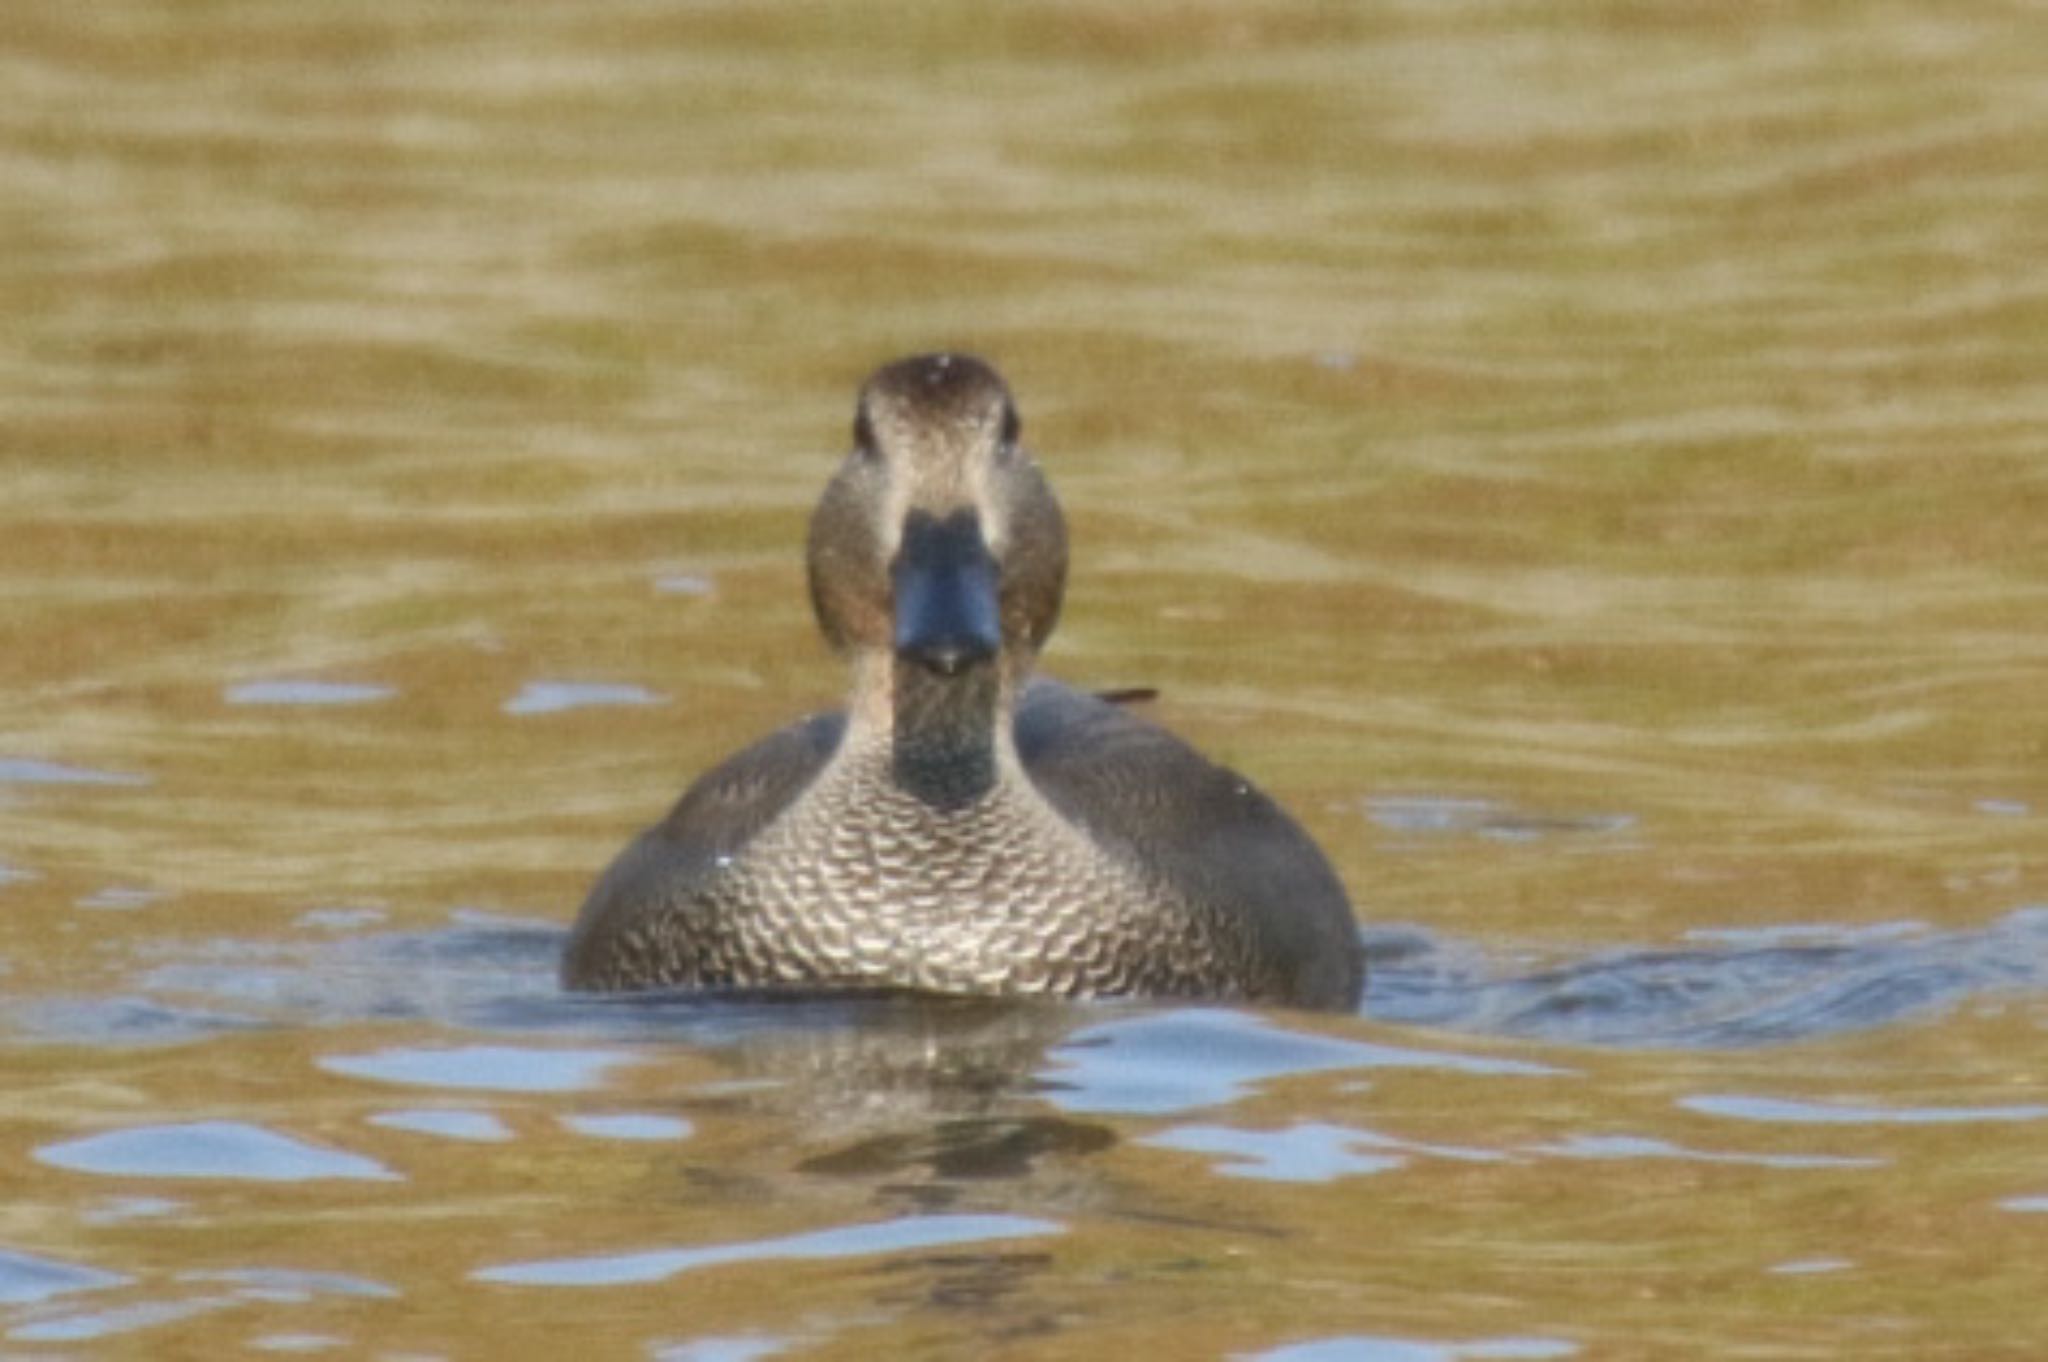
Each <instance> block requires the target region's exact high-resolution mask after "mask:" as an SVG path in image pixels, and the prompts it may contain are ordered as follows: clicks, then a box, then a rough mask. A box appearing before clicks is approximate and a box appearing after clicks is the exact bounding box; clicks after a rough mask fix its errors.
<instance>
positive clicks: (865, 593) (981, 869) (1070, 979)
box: [561, 353, 1364, 1011]
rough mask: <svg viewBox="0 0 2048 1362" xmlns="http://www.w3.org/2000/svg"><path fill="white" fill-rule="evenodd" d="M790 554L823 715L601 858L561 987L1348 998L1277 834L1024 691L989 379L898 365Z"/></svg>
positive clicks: (1039, 583) (1142, 747) (1059, 589)
mask: <svg viewBox="0 0 2048 1362" xmlns="http://www.w3.org/2000/svg"><path fill="white" fill-rule="evenodd" d="M806 559H807V567H808V573H809V585H810V598H811V605H812V609H813V613H814V614H815V615H816V618H817V624H818V627H819V629H820V631H821V632H822V633H823V635H824V637H825V639H826V641H827V642H828V643H829V644H830V645H831V646H832V648H833V649H834V651H836V652H837V653H838V654H839V655H840V656H841V657H842V658H843V659H844V660H845V662H846V665H847V668H848V671H849V674H850V679H849V684H848V693H847V698H846V703H845V707H844V708H843V709H841V710H837V711H834V712H830V713H823V714H817V715H813V716H811V717H809V718H806V719H803V720H800V721H798V722H796V723H794V724H791V725H790V726H788V727H786V728H783V729H781V730H779V731H777V732H774V733H772V734H770V735H769V736H767V737H765V738H762V739H761V740H759V741H758V742H755V743H754V744H753V745H751V746H749V747H747V748H745V749H744V750H742V751H740V752H739V753H737V754H736V755H734V756H732V757H730V758H728V759H727V760H725V761H724V762H722V763H721V764H719V765H718V766H716V767H714V768H713V769H712V770H710V771H709V772H707V773H706V774H704V775H703V776H701V777H700V778H699V779H698V780H697V781H696V782H695V783H694V784H692V785H691V786H690V787H689V788H688V789H687V790H686V791H685V792H684V794H683V795H682V797H681V799H680V800H679V801H678V802H677V803H676V804H675V806H674V807H673V808H672V809H671V810H670V811H669V813H668V816H667V817H666V818H664V819H663V820H662V821H661V822H659V823H657V824H656V825H654V826H653V827H651V828H649V829H648V830H647V831H645V832H643V833H642V834H640V836H639V837H638V838H636V839H635V840H634V841H633V842H632V843H631V844H630V845H628V846H627V847H626V848H625V850H624V851H622V852H621V853H620V854H619V855H618V857H617V858H616V859H615V860H614V861H613V862H612V864H611V865H610V867H609V868H608V869H607V870H606V871H605V872H604V873H603V875H602V876H601V877H600V878H599V879H598V881H597V883H596V885H595V887H594V888H592V889H591V891H590V893H589V896H588V897H587V899H586V900H585V902H584V904H583V907H582V910H581V912H580V913H579V914H578V915H577V918H576V921H575V924H574V926H573V927H572V929H571V931H570V934H569V938H568V942H567V944H566V946H565V948H564V951H563V957H562V967H561V980H562V983H563V985H564V986H565V987H567V988H569V989H571V990H576V991H584V992H622V991H638V990H654V989H661V990H688V991H698V990H738V991H745V992H749V993H752V992H757V991H766V992H769V993H777V992H783V991H793V992H797V993H802V994H805V995H810V996H815V995H816V994H817V993H818V992H820V991H834V990H846V989H852V990H863V991H865V990H878V991H885V992H887V991H898V990H902V991H909V992H914V993H918V994H930V993H936V994H969V995H1000V996H1016V997H1031V996H1046V997H1057V998H1102V997H1132V998H1139V999H1155V1000H1190V1001H1210V1002H1223V1003H1244V1004H1250V1005H1268V1004H1270V1005H1274V1006H1281V1007H1295V1008H1307V1009H1320V1010H1344V1011H1350V1010H1355V1009H1356V1008H1357V1006H1358V1004H1359V999H1360V995H1361V992H1362V990H1363V987H1364V961H1363V953H1362V950H1361V947H1360V938H1359V932H1358V928H1357V924H1356V921H1355V919H1354V917H1353V915H1352V910H1351V905H1350V901H1349V899H1348V898H1347V896H1346V894H1345V891H1344V886H1343V884H1342V883H1341V882H1340V880H1339V878H1338V876H1337V874H1336V872H1335V871H1334V870H1333V869H1332V868H1331V866H1330V863H1329V861H1328V860H1327V859H1326V858H1325V857H1324V855H1323V853H1322V852H1321V851H1320V850H1319V849H1318V848H1317V846H1316V844H1315V843H1314V842H1313V841H1312V840H1311V839H1310V838H1309V837H1308V835H1307V834H1306V833H1305V832H1303V831H1302V829H1301V828H1300V827H1299V826H1298V825H1297V824H1296V823H1295V822H1294V820H1293V819H1291V818H1290V817H1288V815H1287V814H1286V813H1285V812H1284V811H1283V810H1282V809H1281V808H1280V807H1279V805H1277V804H1276V803H1274V802H1273V801H1272V800H1271V799H1269V798H1268V797H1267V796H1266V795H1264V794H1263V793H1261V792H1260V791H1259V790H1258V789H1257V788H1256V787H1255V786H1253V785H1252V783H1251V782H1250V781H1248V780H1246V779H1245V778H1244V777H1243V776H1240V775H1239V774H1237V773H1236V772H1235V771H1233V770H1230V769H1229V768H1227V767H1224V766H1221V765H1218V764H1215V763H1212V762H1210V761H1209V760H1208V759H1207V758H1205V757H1203V756H1202V755H1201V754H1200V753H1198V752H1197V751H1196V750H1195V749H1194V748H1193V747H1191V746H1189V745H1188V744H1186V743H1184V742H1182V741H1181V740H1180V739H1179V738H1177V737H1175V736H1174V735H1173V734H1171V733H1170V732H1168V731H1167V730H1166V729H1165V728H1163V727H1161V726H1159V725H1157V724H1154V723H1153V722H1151V721H1150V720H1148V719H1146V718H1144V717H1141V716H1140V715H1138V714H1136V713H1133V712H1132V707H1131V706H1129V705H1127V704H1122V703H1118V702H1117V701H1116V700H1115V699H1114V698H1105V697H1104V696H1101V695H1097V694H1094V693H1091V692H1088V691H1085V690H1082V689H1078V688H1075V687H1072V686H1069V685H1066V684H1064V683H1062V682H1059V681H1056V680H1053V679H1051V678H1050V677H1046V676H1041V675H1039V674H1037V671H1036V666H1037V662H1038V658H1039V655H1040V653H1041V652H1042V651H1043V649H1044V648H1045V646H1046V642H1047V640H1048V639H1049V638H1050V637H1051V635H1052V632H1053V626H1054V624H1055V623H1056V621H1057V620H1058V618H1059V614H1060V608H1061V604H1062V601H1063V598H1064V595H1065V588H1066V577H1067V530H1066V522H1065V519H1064V517H1063V516H1062V514H1061V511H1060V507H1059V503H1058V501H1057V500H1056V499H1055V498H1054V496H1053V493H1052V489H1051V487H1050V486H1049V484H1048V483H1047V480H1046V478H1045V475H1044V473H1043V472H1042V470H1041V469H1040V467H1039V465H1038V463H1037V461H1036V459H1035V458H1034V457H1033V456H1032V455H1031V454H1030V453H1029V452H1028V451H1027V450H1026V448H1025V447H1024V445H1023V443H1022V432H1021V424H1020V422H1019V419H1018V414H1017V408H1016V404H1015V402H1014V401H1013V400H1012V397H1011V393H1010V389H1009V386H1008V385H1007V384H1006V383H1005V382H1004V380H1003V378H1002V377H1001V375H1000V374H999V373H997V371H996V370H995V369H994V368H993V367H992V366H991V365H990V364H989V363H987V362H986V361H984V360H981V359H978V358H976V357H974V356H972V355H969V354H965V353H938V354H926V355H915V356H912V357H909V358H906V359H900V360H897V361H895V362H893V363H890V364H886V365H884V366H882V367H881V368H880V369H878V370H877V371H876V372H875V373H874V374H873V375H872V376H871V377H870V378H869V379H868V380H867V381H866V383H865V384H863V385H862V387H861V389H860V393H859V397H858V400H857V402H856V405H855V415H854V423H853V442H852V448H851V450H850V451H849V452H848V453H847V454H846V455H845V457H844V459H843V460H842V462H841V463H840V465H839V467H838V469H837V471H836V472H835V473H834V474H833V475H832V477H831V479H830V481H829V482H828V483H827V485H826V487H825V491H824V494H823V496H822V497H821V498H820V499H819V501H818V504H817V508H816V510H815V511H814V512H813V514H812V516H811V520H810V530H809V535H808V541H807V546H806Z"/></svg>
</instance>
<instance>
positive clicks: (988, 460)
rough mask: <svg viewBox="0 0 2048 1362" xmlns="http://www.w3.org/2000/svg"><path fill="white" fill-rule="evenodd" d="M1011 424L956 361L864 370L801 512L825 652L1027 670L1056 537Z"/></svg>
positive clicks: (1052, 510) (1062, 574)
mask: <svg viewBox="0 0 2048 1362" xmlns="http://www.w3.org/2000/svg"><path fill="white" fill-rule="evenodd" d="M1018 430H1019V427H1018V421H1017V409H1016V407H1015V406H1014V405H1013V404H1012V403H1011V401H1010V390H1009V388H1008V387H1007V386H1006V385H1005V384H1004V383H1003V380H1002V378H1001V376H999V375H998V374H997V373H996V371H995V370H994V369H992V368H990V367H989V366H988V365H987V364H985V363H983V362H982V361H981V360H978V359H975V358H974V357H972V356H971V355H958V354H950V355H948V354H940V355H918V356H915V357H913V358H910V359H902V360H898V361H896V362H895V363H894V364H890V365H886V366H884V367H883V368H881V369H879V370H877V371H876V372H875V374H874V376H873V377H871V378H870V379H868V381H867V383H866V384H865V385H864V386H863V387H862V388H861V393H860V402H859V405H858V407H857V409H856V412H855V416H854V423H853V450H852V452H851V453H849V454H848V455H847V456H846V459H845V462H843V463H842V464H840V466H839V471H838V473H837V474H835V475H834V476H833V478H832V481H831V483H830V484H829V485H827V487H826V488H825V495H824V497H823V498H822V499H820V501H819V502H818V509H817V511H816V512H815V513H813V515H812V516H811V533H810V548H809V559H810V578H811V604H812V607H813V608H814V609H815V610H816V611H817V615H818V625H819V627H820V628H821V629H823V630H824V632H825V637H826V638H827V639H829V640H830V641H831V643H832V645H833V647H835V648H838V649H839V650H841V651H842V652H846V651H859V650H867V649H883V650H888V651H889V652H892V653H894V654H895V656H896V657H897V659H898V660H899V661H900V662H905V663H912V664H915V665H917V666H919V667H921V668H923V669H925V670H926V671H929V672H931V673H933V674H934V675H937V676H954V675H959V674H963V673H968V672H972V671H974V670H975V669H977V668H980V667H984V666H989V665H993V664H996V663H998V662H1000V663H1002V664H1003V665H1004V668H1005V670H1007V671H1009V672H1010V673H1011V674H1012V675H1020V674H1021V673H1023V672H1024V671H1026V670H1028V669H1029V667H1030V666H1031V662H1032V659H1033V658H1034V657H1035V656H1036V655H1037V653H1038V650H1039V649H1040V648H1042V647H1043V646H1044V644H1045V641H1046V639H1047V637H1048V636H1050V635H1051V633H1052V627H1053V623H1054V621H1055V620H1056V619H1058V617H1059V610H1060V596H1061V593H1062V592H1063V590H1064V589H1065V585H1066V574H1067V534H1066V526H1065V523H1064V521H1062V519H1061V518H1060V508H1059V503H1057V502H1056V501H1054V500H1053V496H1052V491H1051V489H1050V488H1048V487H1047V486H1046V483H1045V478H1044V477H1043V476H1042V475H1041V474H1040V473H1039V471H1038V466H1037V464H1035V463H1034V462H1032V459H1031V456H1030V455H1029V454H1027V453H1026V452H1025V451H1024V448H1023V446H1022V445H1021V444H1020V443H1019V440H1018Z"/></svg>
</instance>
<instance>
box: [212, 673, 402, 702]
mask: <svg viewBox="0 0 2048 1362" xmlns="http://www.w3.org/2000/svg"><path fill="white" fill-rule="evenodd" d="M396 694H398V691H397V689H396V688H395V687H392V686H380V685H374V684H370V683H364V682H348V681H301V680H292V679H280V680H273V681H244V682H242V683H241V684H239V685H233V686H229V687H228V688H227V689H226V690H224V691H222V692H221V697H222V698H223V699H225V700H226V701H227V702H228V703H229V704H231V705H316V706H317V705H368V704H375V703H376V702H377V701H379V700H388V699H390V698H391V697H392V696H394V695H396Z"/></svg>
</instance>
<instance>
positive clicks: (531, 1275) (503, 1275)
mask: <svg viewBox="0 0 2048 1362" xmlns="http://www.w3.org/2000/svg"><path fill="white" fill-rule="evenodd" d="M1063 1232H1064V1227H1063V1226H1061V1225H1059V1224H1057V1223H1055V1222H1054V1221H1050V1220H1033V1219H1028V1218H1026V1217H1024V1216H1016V1215H913V1216H904V1217H902V1218H900V1219H897V1220H885V1221H882V1222H881V1223H879V1224H874V1225H849V1226H844V1227H841V1228H836V1229H829V1230H816V1231H813V1232H811V1233H809V1234H792V1235H788V1236H785V1237H783V1238H780V1239H761V1240H755V1241H753V1242H751V1243H737V1244H710V1245H706V1246H705V1247H702V1248H688V1249H652V1250H648V1251H646V1252H642V1253H615V1254H599V1255H595V1256H591V1257H583V1258H551V1259H546V1260H543V1261H540V1262H533V1263H510V1264H506V1265H505V1266H502V1267H487V1268H480V1269H478V1270H477V1271H476V1272H473V1273H471V1274H470V1275H471V1276H473V1277H475V1278H476V1279H477V1280H478V1281H483V1282H507V1283H511V1284H513V1285H518V1286H632V1285H636V1284H639V1283H643V1282H658V1281H662V1280H664V1279H666V1278H669V1277H674V1276H677V1275H678V1274H680V1273H684V1272H693V1271H695V1270H697V1269H698V1268H705V1267H720V1266H723V1265H725V1264H728V1263H753V1262H761V1261H763V1260H768V1259H797V1258H853V1257H867V1256H871V1255H874V1254H882V1253H900V1252H903V1251H905V1250H909V1249H930V1248H949V1247H952V1246H954V1245H958V1244H978V1243H982V1242H985V1241H988V1240H992V1239H1025V1238H1035V1237H1037V1236H1040V1235H1048V1234H1060V1233H1063Z"/></svg>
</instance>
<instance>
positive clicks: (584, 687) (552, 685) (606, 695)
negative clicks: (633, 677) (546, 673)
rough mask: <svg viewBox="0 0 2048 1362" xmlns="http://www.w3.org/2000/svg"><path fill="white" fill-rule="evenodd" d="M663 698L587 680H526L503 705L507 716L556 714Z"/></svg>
mask: <svg viewBox="0 0 2048 1362" xmlns="http://www.w3.org/2000/svg"><path fill="white" fill-rule="evenodd" d="M663 699H664V697H662V696H660V695H657V694H655V693H654V692H653V691H651V690H648V689H646V688H645V687H642V686H619V685H606V684H602V683H598V682H589V681H529V682H527V683H526V685H525V686H523V687H522V688H521V689H520V691H519V694H517V695H515V696H513V697H512V698H511V699H510V700H507V701H506V702H505V704H504V706H503V708H504V711H505V713H507V714H519V715H526V714H558V713H560V712H562V711H563V710H569V709H588V708H591V707H593V706H603V705H658V704H661V703H662V701H663Z"/></svg>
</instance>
